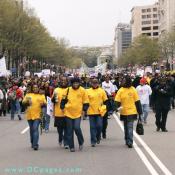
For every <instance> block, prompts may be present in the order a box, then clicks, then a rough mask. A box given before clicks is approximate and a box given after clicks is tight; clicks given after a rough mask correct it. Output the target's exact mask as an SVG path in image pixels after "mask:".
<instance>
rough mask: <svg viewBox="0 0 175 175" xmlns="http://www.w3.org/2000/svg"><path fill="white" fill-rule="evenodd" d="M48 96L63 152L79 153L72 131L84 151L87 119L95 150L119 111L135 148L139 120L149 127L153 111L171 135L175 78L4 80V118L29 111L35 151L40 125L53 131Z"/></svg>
mask: <svg viewBox="0 0 175 175" xmlns="http://www.w3.org/2000/svg"><path fill="white" fill-rule="evenodd" d="M47 97H50V98H51V100H52V102H53V104H54V109H53V114H54V126H55V127H56V128H57V132H58V143H59V145H60V146H62V145H63V146H64V148H65V149H70V151H71V152H75V145H74V133H75V134H76V136H77V139H78V143H79V149H80V150H82V149H83V143H84V137H83V131H82V129H81V120H82V119H83V120H86V118H88V119H89V125H90V143H91V146H92V147H95V146H96V145H97V144H100V141H101V138H103V139H106V137H107V127H108V119H109V118H110V115H111V114H112V113H113V112H115V111H117V112H118V111H119V112H120V120H121V121H123V124H124V130H125V137H124V139H125V143H126V145H127V146H128V147H129V148H132V145H133V123H134V121H135V120H137V118H138V116H139V117H140V118H141V122H142V123H144V124H146V123H147V117H148V113H149V111H150V108H151V109H152V110H153V112H154V113H155V124H156V130H157V131H162V132H168V130H167V128H166V121H167V116H168V112H169V111H170V110H171V109H174V108H175V104H174V98H175V74H158V73H155V75H152V74H150V73H148V74H147V75H146V76H143V77H141V76H133V75H127V74H122V73H119V74H111V75H110V74H107V75H105V76H102V75H101V74H98V76H96V77H95V76H92V77H88V76H82V77H80V76H78V75H74V76H69V75H66V74H65V75H64V74H63V75H59V76H50V77H40V78H39V77H37V76H33V77H20V78H14V77H9V78H8V79H7V78H3V77H0V116H4V117H5V116H6V115H7V113H10V116H11V120H14V118H15V116H16V115H17V117H18V119H19V120H22V117H21V113H25V116H26V119H27V121H28V124H29V128H30V142H31V147H32V148H33V149H34V150H38V148H39V126H40V124H41V123H42V127H43V128H44V129H45V132H46V133H48V132H49V125H50V116H49V115H48V114H47Z"/></svg>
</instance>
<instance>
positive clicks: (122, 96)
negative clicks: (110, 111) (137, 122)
mask: <svg viewBox="0 0 175 175" xmlns="http://www.w3.org/2000/svg"><path fill="white" fill-rule="evenodd" d="M138 100H139V96H138V93H137V91H136V89H135V88H134V87H132V86H131V87H130V88H124V87H122V88H120V89H119V90H118V92H117V95H116V97H115V101H117V102H120V103H121V106H122V107H123V108H122V110H121V115H134V114H137V109H136V106H135V102H136V101H138Z"/></svg>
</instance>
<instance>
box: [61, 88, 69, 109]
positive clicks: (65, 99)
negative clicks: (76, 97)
mask: <svg viewBox="0 0 175 175" xmlns="http://www.w3.org/2000/svg"><path fill="white" fill-rule="evenodd" d="M68 94H69V88H68V90H67V94H66V96H65V97H63V98H62V99H61V102H60V108H61V109H62V110H63V109H64V108H65V105H66V104H67V102H68V98H67V97H68Z"/></svg>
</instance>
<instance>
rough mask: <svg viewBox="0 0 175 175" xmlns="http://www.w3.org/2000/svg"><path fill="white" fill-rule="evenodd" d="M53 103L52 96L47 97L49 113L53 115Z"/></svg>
mask: <svg viewBox="0 0 175 175" xmlns="http://www.w3.org/2000/svg"><path fill="white" fill-rule="evenodd" d="M53 107H54V105H53V103H52V100H51V98H50V97H47V115H49V116H51V117H53Z"/></svg>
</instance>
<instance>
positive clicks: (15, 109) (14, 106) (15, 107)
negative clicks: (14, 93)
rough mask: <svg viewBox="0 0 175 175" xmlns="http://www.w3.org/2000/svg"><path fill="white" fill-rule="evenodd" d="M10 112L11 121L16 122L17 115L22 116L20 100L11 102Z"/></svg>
mask: <svg viewBox="0 0 175 175" xmlns="http://www.w3.org/2000/svg"><path fill="white" fill-rule="evenodd" d="M10 110H11V119H12V120H14V117H15V114H16V113H17V114H18V116H20V114H21V106H20V102H19V100H11V101H10Z"/></svg>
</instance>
